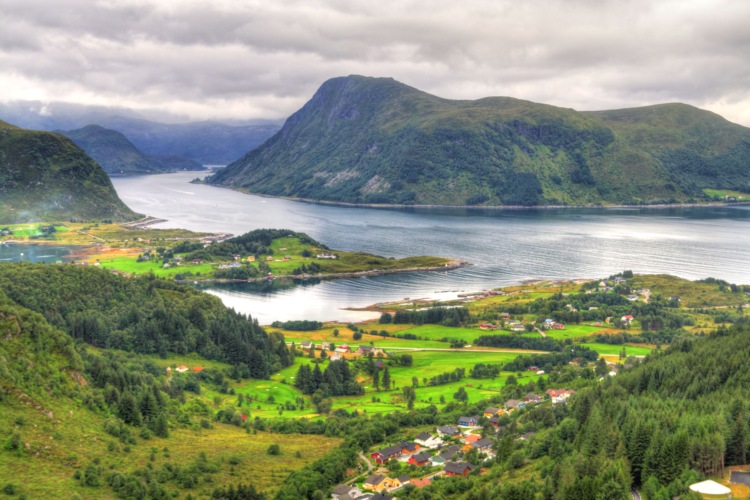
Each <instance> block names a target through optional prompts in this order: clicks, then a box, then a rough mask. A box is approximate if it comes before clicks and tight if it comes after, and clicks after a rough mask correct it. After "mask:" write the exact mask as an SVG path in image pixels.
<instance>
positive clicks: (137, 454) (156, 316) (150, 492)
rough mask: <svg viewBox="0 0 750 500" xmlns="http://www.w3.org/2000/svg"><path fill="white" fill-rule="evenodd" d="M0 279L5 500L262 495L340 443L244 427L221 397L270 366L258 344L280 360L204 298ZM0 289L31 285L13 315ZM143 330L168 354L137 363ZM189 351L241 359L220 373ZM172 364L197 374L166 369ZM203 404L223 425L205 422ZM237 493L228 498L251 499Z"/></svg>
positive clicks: (9, 274)
mask: <svg viewBox="0 0 750 500" xmlns="http://www.w3.org/2000/svg"><path fill="white" fill-rule="evenodd" d="M0 274H1V275H2V278H0V280H2V281H3V283H2V284H0V338H2V342H0V429H1V430H0V440H2V446H1V447H0V491H2V493H3V494H5V495H8V496H9V497H10V496H13V495H17V496H18V497H19V498H45V497H49V498H173V497H177V496H179V497H180V498H191V496H190V495H194V496H196V497H201V498H203V497H206V498H208V497H211V498H239V497H232V496H226V495H224V496H222V495H221V494H220V493H221V491H217V490H224V489H225V488H227V487H228V486H229V485H232V486H233V487H235V486H236V485H237V484H238V483H244V484H245V485H247V483H252V485H254V487H257V488H258V489H262V490H264V491H266V492H270V493H272V492H273V491H275V490H276V489H277V488H278V487H279V483H280V481H279V478H283V477H284V476H286V475H288V474H289V473H290V472H293V471H296V470H299V469H301V468H302V467H305V466H308V465H310V464H311V463H314V461H315V460H317V459H319V458H321V457H323V456H324V455H326V454H328V453H329V452H331V451H333V450H334V448H336V447H337V446H338V445H339V444H340V443H341V439H339V438H335V437H324V436H309V435H306V436H300V435H296V434H285V435H284V436H280V435H277V434H272V433H269V432H264V431H263V429H251V428H250V427H247V426H245V425H244V422H243V419H242V418H241V416H240V415H246V414H249V413H250V405H249V400H248V404H244V403H242V404H237V403H236V402H235V401H234V399H235V398H232V400H231V401H230V399H229V398H230V393H231V394H233V393H234V387H237V386H238V384H237V382H238V381H240V380H242V379H246V378H247V377H248V373H247V372H248V371H250V372H253V371H254V370H255V369H256V368H258V367H259V366H266V364H269V366H266V368H269V367H270V364H274V365H276V369H278V368H280V367H281V366H283V363H282V364H279V357H278V356H277V355H276V353H275V352H274V350H273V349H272V348H271V346H270V343H272V342H273V343H274V345H275V346H276V347H279V346H281V347H279V352H282V353H284V354H286V353H287V351H286V349H285V348H284V345H283V338H280V337H279V336H278V335H276V336H274V337H273V338H270V337H269V336H268V335H266V333H265V332H264V331H263V330H262V329H260V327H258V326H257V324H254V323H253V321H252V320H251V319H249V318H247V317H244V316H240V315H237V314H236V313H234V311H232V310H229V309H227V308H226V307H224V306H223V305H222V304H221V302H220V301H219V300H218V299H215V298H214V297H210V296H208V295H206V294H202V293H200V292H197V291H195V290H193V289H189V288H186V287H174V286H172V285H169V284H164V283H159V282H158V281H154V280H128V279H126V278H122V277H119V276H114V275H111V274H110V273H107V272H105V271H101V270H97V269H87V268H81V267H77V266H43V265H37V266H31V265H20V266H17V265H14V264H2V265H0ZM40 280H41V281H47V280H50V283H51V284H50V286H49V287H48V288H46V287H45V286H41V287H39V286H38V285H39V281H40ZM8 281H12V282H14V283H16V284H20V288H23V287H24V286H28V287H31V291H30V293H25V292H24V293H23V297H21V300H23V301H24V302H25V303H26V306H24V305H21V304H20V301H21V300H16V299H14V298H13V296H14V295H15V296H16V297H17V296H18V295H17V293H18V290H15V289H14V288H13V286H14V285H11V286H9V285H8ZM6 290H7V291H8V293H7V294H6V293H5V291H6ZM63 290H65V291H64V292H63ZM46 292H50V293H46ZM66 295H68V296H66ZM152 302H153V305H154V307H151V305H147V304H151V303H152ZM165 306H166V307H167V309H165ZM160 309H161V311H159V310H160ZM53 310H54V312H53ZM40 311H43V312H45V313H46V314H45V315H42V314H41V313H40ZM98 311H107V312H106V313H105V314H98ZM112 312H116V313H115V316H117V314H119V313H120V312H122V313H124V314H125V316H121V317H120V318H119V319H116V318H115V316H111V315H110V313H112ZM97 314H98V316H99V317H98V318H95V317H94V316H96V315H97ZM63 315H64V316H66V317H67V318H68V319H70V320H71V321H72V322H68V321H66V320H65V319H63ZM92 315H94V316H92ZM126 316H127V317H126ZM86 318H88V319H86ZM151 322H161V323H162V324H161V325H160V326H158V327H157V326H156V325H155V324H153V325H152V326H149V325H148V324H149V323H151ZM148 329H151V330H152V334H146V333H144V335H146V337H150V338H151V339H150V340H153V341H154V343H155V344H160V343H162V342H164V341H166V342H168V343H169V347H170V348H171V347H172V346H176V348H177V349H178V350H179V351H180V353H175V352H172V351H170V353H169V356H167V355H162V356H160V357H156V356H148V355H147V354H144V352H146V351H147V350H148V348H147V346H146V345H145V344H144V342H143V341H144V340H146V343H148V342H149V341H150V340H149V339H147V338H146V337H142V336H140V335H139V334H138V333H137V331H138V330H148ZM156 331H159V332H160V333H161V334H163V335H161V334H155V335H154V334H153V333H154V332H156ZM85 332H87V333H85ZM81 334H84V335H85V336H86V337H87V338H86V339H83V338H82V337H81ZM90 335H93V336H90ZM73 338H75V339H76V341H75V342H74V340H73ZM195 341H197V343H196V342H195ZM92 344H95V345H97V346H98V347H93V346H92ZM114 347H118V348H120V349H122V350H115V349H114ZM144 348H145V349H144ZM256 348H257V350H259V351H261V352H262V356H261V357H259V356H258V355H256V354H254V352H255V351H256ZM191 349H192V350H191ZM133 351H137V352H138V353H139V354H135V353H134V352H133ZM196 351H203V352H205V353H207V354H208V355H209V356H211V357H213V358H224V357H226V356H227V355H228V353H229V352H230V351H232V352H235V353H236V354H238V355H243V356H244V357H243V358H242V362H241V363H234V362H231V361H230V362H229V363H230V364H231V366H230V364H227V363H225V362H221V361H211V360H208V359H206V358H201V357H199V356H197V355H196V354H195V352H196ZM251 351H252V352H251ZM248 354H249V355H248ZM230 357H231V355H230ZM261 358H262V359H261ZM282 361H283V360H282ZM184 363H190V365H191V367H195V366H196V365H200V367H201V370H189V371H188V372H185V373H181V372H180V371H179V370H174V371H175V373H171V370H167V367H172V368H176V367H177V366H179V365H182V364H184ZM230 374H231V378H230ZM205 393H208V394H207V395H206V394H205ZM209 405H213V406H216V407H219V406H221V407H220V408H216V410H218V411H219V412H221V414H222V415H226V417H223V418H222V419H221V420H219V419H216V420H215V419H214V418H213V414H214V413H215V411H216V410H215V409H213V408H212V406H209ZM278 443H282V444H281V445H280V452H279V453H278V454H276V455H271V454H268V453H267V450H268V448H269V447H270V446H271V445H272V444H276V445H277V447H279V444H278ZM345 466H346V465H345ZM246 487H248V486H246ZM248 488H250V489H251V491H253V492H254V491H255V489H254V488H253V487H248ZM178 492H179V493H178ZM249 493H250V492H248V494H247V495H246V496H242V497H241V498H265V497H264V496H262V495H260V494H255V495H251V494H249Z"/></svg>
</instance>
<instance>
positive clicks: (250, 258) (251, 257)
mask: <svg viewBox="0 0 750 500" xmlns="http://www.w3.org/2000/svg"><path fill="white" fill-rule="evenodd" d="M247 261H248V262H255V256H253V255H251V256H250V257H248V258H247Z"/></svg>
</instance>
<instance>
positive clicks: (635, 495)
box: [630, 488, 641, 500]
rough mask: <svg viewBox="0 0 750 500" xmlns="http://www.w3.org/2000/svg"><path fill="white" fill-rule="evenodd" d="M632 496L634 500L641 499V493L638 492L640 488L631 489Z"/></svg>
mask: <svg viewBox="0 0 750 500" xmlns="http://www.w3.org/2000/svg"><path fill="white" fill-rule="evenodd" d="M630 496H632V497H633V500H641V494H640V493H638V490H636V489H635V488H633V489H632V490H630Z"/></svg>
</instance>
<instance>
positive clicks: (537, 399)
mask: <svg viewBox="0 0 750 500" xmlns="http://www.w3.org/2000/svg"><path fill="white" fill-rule="evenodd" d="M523 400H524V401H526V402H527V403H541V402H542V401H544V398H542V397H541V396H538V395H536V394H534V393H533V392H530V393H528V394H527V395H525V396H524V397H523Z"/></svg>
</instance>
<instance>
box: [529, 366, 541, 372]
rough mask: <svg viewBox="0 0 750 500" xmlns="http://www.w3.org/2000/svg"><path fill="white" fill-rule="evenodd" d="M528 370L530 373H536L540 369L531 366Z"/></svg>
mask: <svg viewBox="0 0 750 500" xmlns="http://www.w3.org/2000/svg"><path fill="white" fill-rule="evenodd" d="M526 369H527V370H528V371H530V372H536V371H539V367H538V366H536V365H531V366H529V367H528V368H526Z"/></svg>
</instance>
